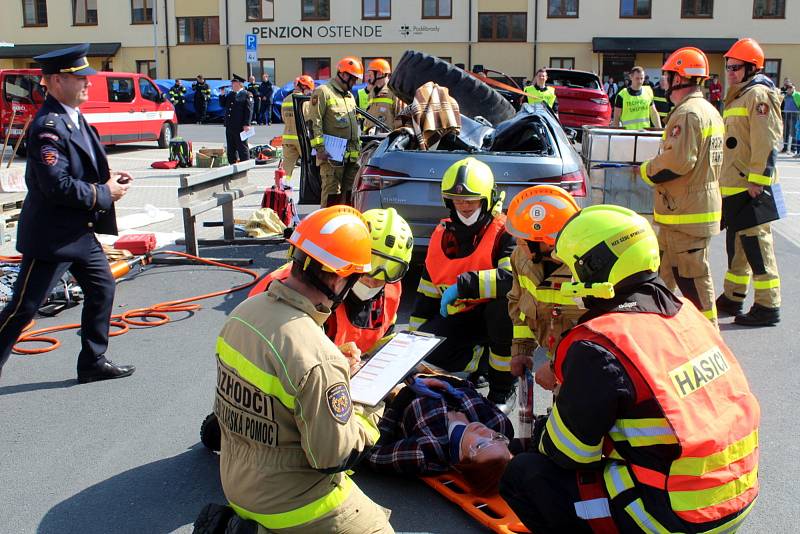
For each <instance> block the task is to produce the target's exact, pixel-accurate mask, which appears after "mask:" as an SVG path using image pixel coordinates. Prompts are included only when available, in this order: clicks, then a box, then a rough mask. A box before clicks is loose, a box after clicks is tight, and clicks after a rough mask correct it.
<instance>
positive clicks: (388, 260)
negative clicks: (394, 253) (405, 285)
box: [369, 250, 408, 284]
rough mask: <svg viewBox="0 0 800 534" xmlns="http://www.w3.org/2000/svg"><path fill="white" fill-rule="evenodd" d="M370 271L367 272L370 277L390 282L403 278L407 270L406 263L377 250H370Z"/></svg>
mask: <svg viewBox="0 0 800 534" xmlns="http://www.w3.org/2000/svg"><path fill="white" fill-rule="evenodd" d="M371 263H372V271H371V272H370V273H369V276H370V277H371V278H375V279H376V280H384V281H385V282H387V283H389V284H391V283H392V282H397V281H398V280H400V279H401V278H403V277H404V276H405V275H406V273H407V272H408V263H406V262H404V261H401V260H398V259H397V258H393V257H391V256H388V255H386V254H382V253H381V252H378V251H377V250H373V251H372V262H371Z"/></svg>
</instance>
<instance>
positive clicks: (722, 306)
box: [717, 293, 744, 317]
mask: <svg viewBox="0 0 800 534" xmlns="http://www.w3.org/2000/svg"><path fill="white" fill-rule="evenodd" d="M743 311H744V309H743V307H742V301H738V302H737V301H735V300H733V299H729V298H728V297H727V296H725V293H723V294H722V295H720V296H719V297H717V313H721V314H722V313H724V314H725V315H730V316H731V317H736V316H737V315H741V314H742V312H743Z"/></svg>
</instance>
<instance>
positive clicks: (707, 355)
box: [669, 347, 731, 398]
mask: <svg viewBox="0 0 800 534" xmlns="http://www.w3.org/2000/svg"><path fill="white" fill-rule="evenodd" d="M730 368H731V366H730V364H729V363H728V361H727V360H726V359H725V355H724V354H723V353H722V351H721V350H720V349H719V347H713V348H711V349H709V350H707V351H706V352H704V353H703V354H701V355H700V356H696V357H694V358H692V359H691V360H689V361H688V362H686V363H685V364H683V365H681V366H680V367H677V368H675V369H673V370H672V371H670V372H669V377H670V379H671V380H672V385H673V386H675V391H677V392H678V396H680V397H681V398H683V397H685V396H687V395H690V394H692V393H694V392H695V391H697V390H698V389H702V388H704V387H706V386H707V385H709V384H710V383H711V382H713V381H714V380H716V379H717V378H719V377H721V376H722V375H724V374H725V373H727V372H728V371H729V370H730Z"/></svg>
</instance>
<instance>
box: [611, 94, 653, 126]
mask: <svg viewBox="0 0 800 534" xmlns="http://www.w3.org/2000/svg"><path fill="white" fill-rule="evenodd" d="M619 97H620V98H621V99H622V113H621V114H620V117H619V121H620V123H621V124H622V127H623V128H625V129H626V130H639V129H642V128H649V127H650V106H652V105H653V91H652V89H650V87H648V86H646V85H643V86H642V89H641V94H640V95H632V94H631V93H630V92H629V91H628V88H627V87H626V88H625V89H623V90H622V91H620V92H619Z"/></svg>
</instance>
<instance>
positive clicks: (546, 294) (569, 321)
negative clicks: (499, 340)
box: [507, 246, 586, 358]
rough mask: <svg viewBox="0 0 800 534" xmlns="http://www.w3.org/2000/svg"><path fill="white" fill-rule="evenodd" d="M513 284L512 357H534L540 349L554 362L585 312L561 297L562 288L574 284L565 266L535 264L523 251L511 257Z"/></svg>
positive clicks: (510, 306) (510, 303)
mask: <svg viewBox="0 0 800 534" xmlns="http://www.w3.org/2000/svg"><path fill="white" fill-rule="evenodd" d="M511 272H512V275H513V282H512V285H511V291H509V292H508V297H507V298H508V314H509V315H510V316H511V322H512V323H513V324H514V338H513V340H512V342H511V355H512V356H517V355H531V354H532V353H533V351H534V350H535V349H536V347H537V346H541V347H543V348H544V349H545V350H546V351H547V355H548V357H550V358H552V356H553V354H554V353H555V346H556V345H557V344H558V342H559V341H560V340H561V336H562V334H563V333H564V332H566V331H567V330H569V329H570V328H572V327H573V326H575V325H576V324H577V323H578V319H579V318H580V317H581V315H583V314H584V313H585V312H586V310H585V309H583V308H580V307H578V305H577V304H575V302H574V301H573V300H572V298H570V297H567V296H562V295H561V284H564V283H567V282H570V281H571V280H572V273H570V270H569V268H568V267H567V266H566V265H564V264H563V263H557V262H554V261H551V260H549V259H547V258H545V259H543V260H542V261H539V262H534V261H533V259H532V258H530V257H528V255H527V254H526V253H525V250H523V249H522V248H521V247H519V246H517V248H516V249H514V253H513V254H511Z"/></svg>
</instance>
